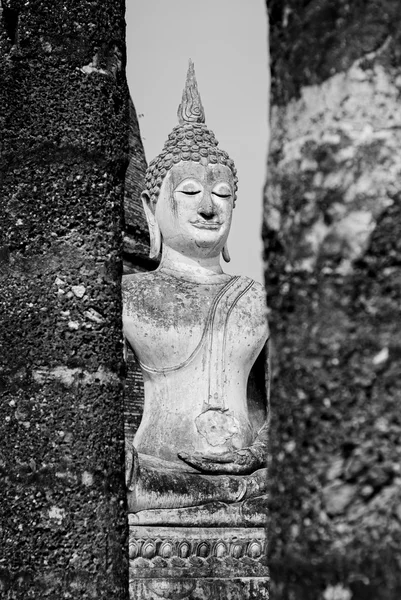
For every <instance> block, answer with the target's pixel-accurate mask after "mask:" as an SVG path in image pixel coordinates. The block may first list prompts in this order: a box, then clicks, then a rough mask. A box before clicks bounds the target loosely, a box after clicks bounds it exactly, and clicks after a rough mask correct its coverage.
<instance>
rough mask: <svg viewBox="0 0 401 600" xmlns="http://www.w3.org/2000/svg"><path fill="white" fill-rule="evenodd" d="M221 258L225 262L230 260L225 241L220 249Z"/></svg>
mask: <svg viewBox="0 0 401 600" xmlns="http://www.w3.org/2000/svg"><path fill="white" fill-rule="evenodd" d="M221 253H222V255H223V258H224V260H225V262H226V263H229V262H230V260H231V256H230V253H229V251H228V246H227V242H226V243H225V244H224V246H223V250H222V251H221Z"/></svg>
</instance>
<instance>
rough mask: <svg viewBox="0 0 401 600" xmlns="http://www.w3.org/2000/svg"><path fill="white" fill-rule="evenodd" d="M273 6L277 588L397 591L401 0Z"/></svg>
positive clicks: (400, 533) (270, 287)
mask: <svg viewBox="0 0 401 600" xmlns="http://www.w3.org/2000/svg"><path fill="white" fill-rule="evenodd" d="M267 6H268V9H269V13H270V27H271V37H270V44H271V55H272V82H273V85H272V132H271V138H272V142H271V152H270V158H269V166H268V182H267V186H266V195H265V216H264V240H265V260H266V288H267V299H268V300H267V301H268V305H269V307H270V315H269V322H270V324H271V330H272V340H273V348H274V350H273V358H272V367H273V368H272V372H273V381H272V399H271V403H272V446H271V452H272V457H273V460H272V463H273V466H272V477H273V483H272V490H271V504H270V511H271V512H270V514H271V519H272V523H271V546H270V566H271V574H272V595H273V596H274V597H275V598H276V599H277V600H284V599H285V600H289V599H290V598H296V599H297V600H304V599H305V600H306V599H307V600H327V599H329V598H334V599H339V600H351V598H352V600H363V599H365V598H375V600H396V599H398V598H399V597H400V594H401V577H400V573H401V569H400V566H401V513H400V509H399V503H400V500H399V499H400V497H401V476H400V464H401V462H400V461H401V446H400V441H399V440H400V435H401V421H400V416H399V399H400V389H401V345H400V344H401V338H400V332H401V327H400V323H401V310H400V306H401V285H400V282H401V244H400V235H399V231H400V227H401V184H400V181H401V152H400V148H401V130H400V126H399V124H400V122H401V112H400V92H401V68H400V57H401V36H400V32H399V27H398V24H399V21H400V17H401V5H400V3H399V2H398V0H387V1H385V2H378V1H374V0H369V1H366V2H345V1H342V0H338V1H336V2H331V1H327V0H313V1H310V2H304V1H301V0H288V1H285V2H276V1H275V0H270V1H268V2H267Z"/></svg>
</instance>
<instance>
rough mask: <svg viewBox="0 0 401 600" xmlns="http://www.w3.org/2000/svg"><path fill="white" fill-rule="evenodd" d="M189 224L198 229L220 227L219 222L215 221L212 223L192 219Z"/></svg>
mask: <svg viewBox="0 0 401 600" xmlns="http://www.w3.org/2000/svg"><path fill="white" fill-rule="evenodd" d="M191 224H192V225H193V226H194V227H197V228H198V229H220V227H221V223H217V222H216V221H214V222H212V223H209V222H208V221H193V222H192V223H191Z"/></svg>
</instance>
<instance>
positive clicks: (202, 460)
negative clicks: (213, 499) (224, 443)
mask: <svg viewBox="0 0 401 600" xmlns="http://www.w3.org/2000/svg"><path fill="white" fill-rule="evenodd" d="M178 457H179V458H180V459H181V460H183V461H184V462H186V463H187V464H188V465H190V466H191V467H194V468H195V469H197V470H198V471H200V472H201V473H206V474H208V473H213V474H215V475H219V474H228V475H247V474H250V473H253V472H254V471H256V470H257V469H260V468H262V467H264V466H265V454H264V453H262V452H261V447H260V446H259V445H257V446H251V447H249V448H242V449H241V450H235V451H233V452H226V453H224V454H220V455H219V456H216V455H209V456H208V455H206V454H201V453H200V452H194V453H193V454H188V453H186V452H179V453H178Z"/></svg>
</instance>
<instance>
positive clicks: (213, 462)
mask: <svg viewBox="0 0 401 600" xmlns="http://www.w3.org/2000/svg"><path fill="white" fill-rule="evenodd" d="M254 367H255V368H254V369H253V373H252V375H251V377H252V378H253V381H252V382H251V384H252V385H251V386H250V388H251V393H252V390H253V393H254V395H257V398H256V400H255V399H254V398H251V399H250V400H249V402H248V406H249V410H250V417H251V420H252V417H254V420H255V421H256V420H257V421H259V424H260V423H261V417H260V413H263V419H262V424H261V426H260V428H259V430H258V433H257V435H256V437H255V439H254V441H253V443H252V444H251V445H250V446H248V447H247V448H241V449H240V450H236V451H232V452H226V453H225V454H222V455H220V456H219V457H216V456H207V455H205V454H201V453H193V454H187V453H184V452H181V453H179V454H178V456H179V458H181V460H183V461H185V462H186V463H188V464H189V465H191V466H192V467H194V468H195V469H198V470H199V471H201V472H204V473H214V474H219V473H228V474H232V475H245V474H247V473H253V472H254V471H256V470H257V469H260V468H262V467H265V466H266V462H267V453H268V441H269V420H270V415H269V413H270V405H269V373H270V369H269V342H268V341H267V342H266V344H265V346H264V348H263V350H262V352H261V353H260V355H259V357H258V359H257V361H256V363H255V365H254ZM261 403H263V406H262V407H261V406H260V404H261Z"/></svg>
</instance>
